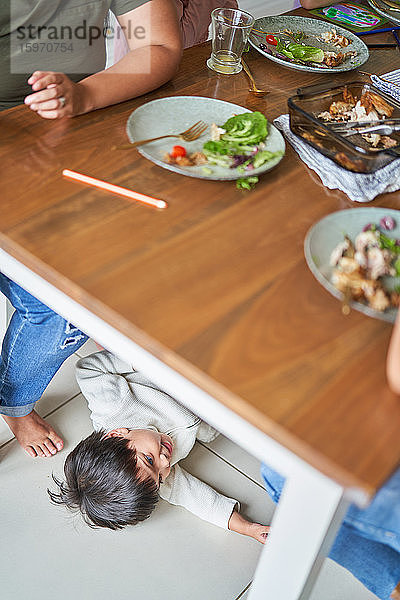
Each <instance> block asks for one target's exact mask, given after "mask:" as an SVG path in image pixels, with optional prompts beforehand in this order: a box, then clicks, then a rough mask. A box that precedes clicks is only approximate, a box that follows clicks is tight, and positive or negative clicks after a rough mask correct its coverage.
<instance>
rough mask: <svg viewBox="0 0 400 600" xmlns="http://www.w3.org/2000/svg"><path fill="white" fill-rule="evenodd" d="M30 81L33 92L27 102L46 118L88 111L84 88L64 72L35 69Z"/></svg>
mask: <svg viewBox="0 0 400 600" xmlns="http://www.w3.org/2000/svg"><path fill="white" fill-rule="evenodd" d="M28 83H29V84H30V85H31V86H32V90H33V93H32V94H30V95H29V96H26V98H25V104H26V105H27V106H29V108H31V109H32V110H34V111H35V112H37V114H38V115H40V116H41V117H43V118H44V119H61V118H62V117H75V116H76V115H79V114H82V113H83V112H86V110H85V108H84V88H82V87H81V86H79V84H77V83H74V82H73V81H71V80H70V78H69V77H67V75H65V74H64V73H54V72H53V71H35V72H34V73H33V74H32V75H31V76H30V78H29V79H28Z"/></svg>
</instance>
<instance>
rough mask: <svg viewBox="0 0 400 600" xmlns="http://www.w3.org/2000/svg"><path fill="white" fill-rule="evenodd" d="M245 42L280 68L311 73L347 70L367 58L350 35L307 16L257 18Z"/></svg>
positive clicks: (346, 31) (361, 42)
mask: <svg viewBox="0 0 400 600" xmlns="http://www.w3.org/2000/svg"><path fill="white" fill-rule="evenodd" d="M249 42H250V44H251V45H252V46H253V47H254V48H255V49H256V50H258V52H260V53H261V54H262V55H263V56H265V57H266V58H268V59H270V60H272V61H274V62H276V63H279V64H280V65H282V66H284V67H289V68H290V69H297V70H299V71H309V72H312V73H316V72H318V73H320V72H321V71H326V72H327V73H338V72H342V71H351V70H352V69H357V68H358V67H360V66H361V65H362V64H364V63H365V62H366V61H367V60H368V58H369V52H368V48H367V46H366V45H365V44H364V42H363V41H362V40H361V39H360V38H358V37H357V36H356V35H354V33H352V32H351V31H348V30H347V29H343V28H342V27H337V26H334V27H332V26H331V25H330V24H328V23H327V22H326V21H320V20H318V19H310V18H308V17H293V16H284V15H282V16H276V17H261V18H260V19H257V20H256V21H255V23H254V27H253V30H252V32H251V34H250V38H249Z"/></svg>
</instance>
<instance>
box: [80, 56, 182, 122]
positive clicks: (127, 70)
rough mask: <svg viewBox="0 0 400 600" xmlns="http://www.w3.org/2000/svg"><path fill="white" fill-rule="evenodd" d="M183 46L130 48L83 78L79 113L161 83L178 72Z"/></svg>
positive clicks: (145, 90) (158, 85) (151, 88)
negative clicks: (106, 65)
mask: <svg viewBox="0 0 400 600" xmlns="http://www.w3.org/2000/svg"><path fill="white" fill-rule="evenodd" d="M180 57H181V49H180V47H179V46H178V47H175V48H167V47H165V46H151V47H144V48H138V49H137V50H134V51H132V52H128V54H126V55H125V56H124V57H123V58H122V59H121V60H120V61H119V62H118V63H116V64H115V65H113V66H112V67H110V68H109V69H106V70H104V71H100V72H99V73H95V74H94V75H91V76H90V77H87V78H86V79H83V80H82V81H80V82H79V83H78V84H77V85H78V87H79V89H80V95H81V110H80V113H81V114H82V113H86V112H89V111H91V110H95V109H97V108H103V107H104V106H109V105H111V104H117V103H118V102H123V101H125V100H129V99H130V98H135V97H136V96H140V95H142V94H145V93H146V92H149V91H151V90H154V89H156V88H157V87H160V86H161V85H163V84H164V83H166V82H167V81H169V80H170V79H171V78H172V77H173V76H174V74H175V73H176V71H177V69H178V66H179V61H180Z"/></svg>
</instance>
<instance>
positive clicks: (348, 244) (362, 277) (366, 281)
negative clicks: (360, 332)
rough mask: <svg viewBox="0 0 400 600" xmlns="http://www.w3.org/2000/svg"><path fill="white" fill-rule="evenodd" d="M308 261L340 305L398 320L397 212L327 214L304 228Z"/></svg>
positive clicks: (399, 262) (361, 210) (399, 230)
mask: <svg viewBox="0 0 400 600" xmlns="http://www.w3.org/2000/svg"><path fill="white" fill-rule="evenodd" d="M304 253H305V257H306V261H307V264H308V266H309V268H310V270H311V272H312V273H313V275H314V276H315V277H316V279H317V280H318V281H319V282H320V283H321V284H322V285H323V286H324V288H325V289H327V290H328V291H329V292H330V293H331V294H332V295H333V296H336V298H338V299H339V300H341V301H342V303H346V304H347V302H348V303H349V306H351V308H354V309H355V310H357V311H359V312H362V313H364V314H366V315H368V316H369V317H373V318H376V319H381V320H383V321H389V322H391V323H393V322H394V321H395V319H396V314H397V308H398V306H399V304H400V211H399V210H392V209H388V208H375V207H374V208H353V209H348V210H340V211H338V212H335V213H332V214H330V215H327V216H326V217H324V218H323V219H321V220H320V221H318V223H316V224H315V225H313V227H311V229H310V230H309V231H308V233H307V235H306V238H305V241H304Z"/></svg>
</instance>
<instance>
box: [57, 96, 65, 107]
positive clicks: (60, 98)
mask: <svg viewBox="0 0 400 600" xmlns="http://www.w3.org/2000/svg"><path fill="white" fill-rule="evenodd" d="M58 101H59V103H60V107H61V108H64V106H65V98H64V96H60V97H59V99H58Z"/></svg>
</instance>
